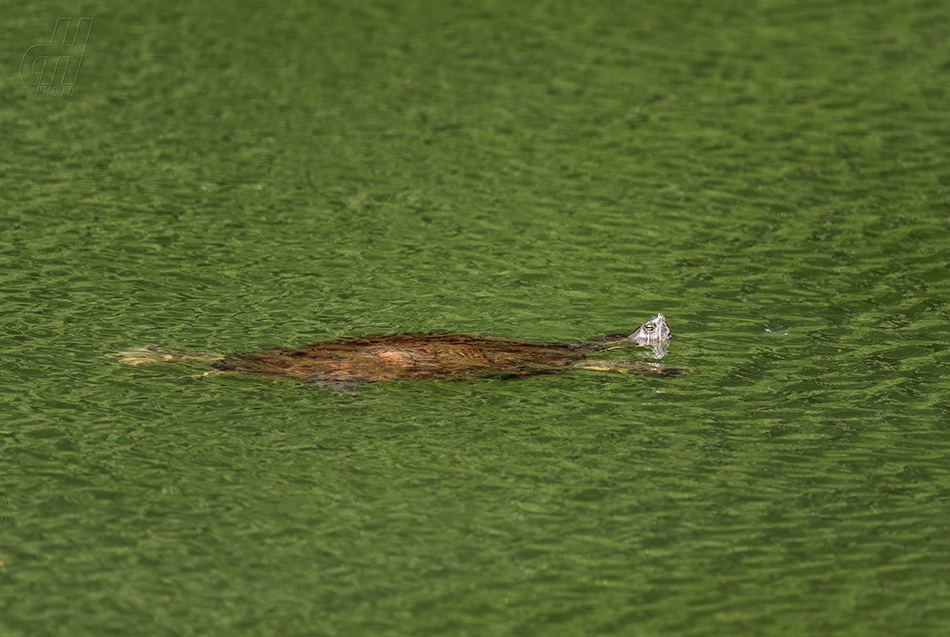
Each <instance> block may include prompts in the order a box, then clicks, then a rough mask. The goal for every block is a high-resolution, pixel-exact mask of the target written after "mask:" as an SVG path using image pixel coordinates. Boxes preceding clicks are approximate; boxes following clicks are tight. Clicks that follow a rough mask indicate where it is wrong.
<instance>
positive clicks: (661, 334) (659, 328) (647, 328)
mask: <svg viewBox="0 0 950 637" xmlns="http://www.w3.org/2000/svg"><path fill="white" fill-rule="evenodd" d="M672 337H673V335H672V334H671V333H670V328H669V326H668V325H667V324H666V319H665V318H663V315H662V314H657V315H656V316H654V317H653V318H651V319H650V320H649V321H647V322H646V323H644V324H643V325H641V326H640V327H638V328H637V331H636V332H634V333H633V334H631V335H630V336H628V337H627V338H629V339H630V340H631V341H633V342H634V343H636V344H637V345H639V346H641V347H653V348H654V349H656V348H662V347H664V346H665V345H666V344H667V343H668V342H669V341H670V339H671V338H672Z"/></svg>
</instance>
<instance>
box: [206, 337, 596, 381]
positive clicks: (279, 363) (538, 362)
mask: <svg viewBox="0 0 950 637" xmlns="http://www.w3.org/2000/svg"><path fill="white" fill-rule="evenodd" d="M582 358H584V354H583V353H582V352H579V351H575V350H573V349H572V348H571V346H570V345H565V344H560V343H535V342H530V341H512V340H506V339H501V338H491V337H485V336H469V335H466V334H430V333H418V334H382V335H372V336H360V337H353V338H339V339H335V340H331V341H321V342H318V343H311V344H310V345H305V346H303V347H297V348H288V347H276V348H273V349H266V350H260V351H254V352H238V353H235V354H228V355H227V356H225V357H224V358H223V359H222V360H220V361H218V362H216V363H215V364H214V367H215V368H217V369H219V370H222V371H229V372H244V373H254V374H274V375H282V376H293V377H295V378H302V379H307V380H317V381H329V382H385V381H395V380H439V379H442V380H463V379H472V378H485V377H499V376H500V377H515V376H528V375H536V374H558V373H561V372H563V371H566V368H567V366H569V365H570V364H571V363H573V362H574V361H577V360H579V359H582Z"/></svg>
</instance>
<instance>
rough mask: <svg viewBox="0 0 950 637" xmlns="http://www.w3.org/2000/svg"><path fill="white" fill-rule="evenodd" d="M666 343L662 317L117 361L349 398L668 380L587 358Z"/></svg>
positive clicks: (657, 348)
mask: <svg viewBox="0 0 950 637" xmlns="http://www.w3.org/2000/svg"><path fill="white" fill-rule="evenodd" d="M671 337H672V334H671V333H670V328H669V327H668V326H667V324H666V319H665V318H664V317H663V315H662V314H657V315H656V316H654V317H653V318H651V319H650V320H648V321H647V322H645V323H644V324H643V325H641V326H640V327H638V328H637V329H636V331H634V332H633V333H632V334H629V335H627V334H609V335H606V336H597V337H594V338H589V339H587V340H584V341H580V342H578V343H573V344H567V343H543V342H534V341H521V340H510V339H505V338H497V337H491V336H472V335H468V334H443V333H432V332H423V333H401V334H372V335H368V336H356V337H346V338H337V339H333V340H329V341H319V342H316V343H310V344H309V345H303V346H301V347H275V348H271V349H264V350H257V351H251V352H235V353H233V354H217V353H214V352H173V351H165V350H162V349H158V348H155V347H145V348H140V349H134V350H128V351H125V352H120V353H119V354H118V356H119V357H120V358H119V362H120V363H124V364H127V365H147V364H151V363H160V362H183V363H189V362H195V363H210V364H211V366H212V367H213V368H214V371H211V372H207V374H204V375H210V374H220V373H244V374H263V375H268V376H284V377H290V378H298V379H302V380H303V381H305V383H306V384H307V385H312V386H316V387H320V388H323V389H327V390H329V391H331V392H334V393H337V394H344V395H346V394H349V395H352V394H354V393H355V392H356V389H357V388H358V387H359V386H360V385H362V384H364V383H378V382H389V381H397V380H468V379H475V378H523V377H526V376H539V375H550V374H561V373H563V372H565V371H568V370H570V369H587V370H595V371H615V372H620V373H623V374H639V375H644V376H661V377H675V376H684V375H686V374H688V373H689V372H690V370H688V369H684V368H680V367H670V366H668V365H660V364H659V363H651V362H646V361H630V360H602V359H601V360H598V359H589V358H587V355H588V354H591V353H595V352H604V351H607V350H613V349H618V348H635V347H651V348H652V349H653V357H654V358H662V357H663V355H664V354H665V353H666V351H667V348H668V347H669V341H670V338H671Z"/></svg>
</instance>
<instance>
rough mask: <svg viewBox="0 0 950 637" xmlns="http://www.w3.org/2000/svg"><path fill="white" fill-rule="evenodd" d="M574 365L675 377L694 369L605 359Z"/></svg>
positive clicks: (623, 372) (583, 361) (643, 374)
mask: <svg viewBox="0 0 950 637" xmlns="http://www.w3.org/2000/svg"><path fill="white" fill-rule="evenodd" d="M571 366H572V367H574V368H576V369H589V370H591V371H595V372H619V373H621V374H636V375H640V376H660V377H663V378H674V377H676V376H687V375H689V373H690V372H691V371H693V370H691V369H688V368H686V367H673V366H671V365H661V364H660V363H647V362H645V361H623V360H620V361H617V360H614V361H610V360H608V361H603V360H589V359H582V360H579V361H575V362H574V363H573V364H572V365H571Z"/></svg>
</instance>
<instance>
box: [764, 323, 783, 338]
mask: <svg viewBox="0 0 950 637" xmlns="http://www.w3.org/2000/svg"><path fill="white" fill-rule="evenodd" d="M762 325H764V326H765V331H766V332H768V333H769V334H771V333H772V330H771V329H770V328H769V324H768V323H763V324H762ZM776 329H782V328H781V327H778V328H776ZM782 334H784V335H785V336H788V332H782Z"/></svg>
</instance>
